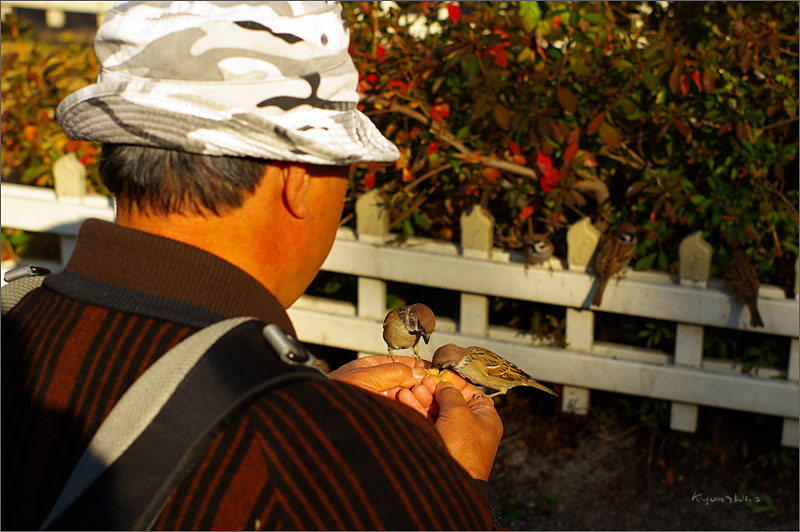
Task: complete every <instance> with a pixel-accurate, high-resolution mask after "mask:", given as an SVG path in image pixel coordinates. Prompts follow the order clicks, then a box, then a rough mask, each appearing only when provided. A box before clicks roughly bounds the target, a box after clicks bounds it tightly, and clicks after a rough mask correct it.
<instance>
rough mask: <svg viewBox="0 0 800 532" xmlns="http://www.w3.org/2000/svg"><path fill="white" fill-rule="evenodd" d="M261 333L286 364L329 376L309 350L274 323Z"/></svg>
mask: <svg viewBox="0 0 800 532" xmlns="http://www.w3.org/2000/svg"><path fill="white" fill-rule="evenodd" d="M261 333H262V334H263V335H264V338H265V339H266V340H267V343H269V345H270V347H272V349H273V350H274V351H275V352H276V353H277V354H278V357H279V358H280V359H281V361H282V362H283V363H284V364H288V365H289V366H306V367H309V368H314V369H315V370H317V371H319V372H320V373H322V374H323V375H327V374H326V373H325V372H324V371H323V370H322V369H320V367H319V366H318V365H317V358H316V357H315V356H314V355H312V354H311V352H310V351H309V350H308V349H306V348H305V347H303V345H302V344H300V342H298V341H297V339H296V338H295V337H293V336H292V335H290V334H287V333H285V332H284V331H283V329H281V328H280V327H278V326H277V325H275V324H274V323H270V324H269V325H267V326H265V327H264V328H263V329H262V330H261Z"/></svg>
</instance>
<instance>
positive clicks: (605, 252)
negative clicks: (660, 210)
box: [592, 223, 636, 306]
mask: <svg viewBox="0 0 800 532" xmlns="http://www.w3.org/2000/svg"><path fill="white" fill-rule="evenodd" d="M597 247H598V249H597V255H595V258H594V273H595V275H597V290H596V291H595V293H594V299H593V300H592V304H593V305H598V306H599V305H600V302H601V301H602V300H603V291H604V290H605V289H606V284H607V283H608V280H609V279H610V278H611V276H612V275H614V274H616V273H619V272H620V271H622V269H623V268H625V266H627V265H628V263H629V262H630V261H631V259H632V258H633V254H634V252H635V251H636V227H634V226H633V225H631V224H629V223H624V224H622V225H621V226H619V228H617V230H616V231H614V232H612V233H606V234H604V235H603V237H602V238H601V239H600V243H599V244H598V245H597Z"/></svg>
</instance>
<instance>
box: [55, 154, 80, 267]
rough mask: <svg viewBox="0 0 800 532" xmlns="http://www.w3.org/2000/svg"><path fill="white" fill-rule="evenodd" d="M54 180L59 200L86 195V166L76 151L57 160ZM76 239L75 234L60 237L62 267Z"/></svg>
mask: <svg viewBox="0 0 800 532" xmlns="http://www.w3.org/2000/svg"><path fill="white" fill-rule="evenodd" d="M53 180H54V181H55V190H56V196H58V200H59V201H69V202H80V201H81V200H82V199H83V198H84V196H86V168H84V166H83V165H82V164H81V162H80V161H79V160H78V157H76V156H75V154H74V153H68V154H66V155H64V156H63V157H60V158H59V159H58V160H57V161H56V162H55V164H54V165H53ZM75 241H76V238H75V237H74V236H64V235H62V236H61V237H59V245H60V247H61V266H62V267H63V266H66V264H67V261H68V260H69V258H70V256H71V255H72V250H74V249H75Z"/></svg>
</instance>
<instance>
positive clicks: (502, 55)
mask: <svg viewBox="0 0 800 532" xmlns="http://www.w3.org/2000/svg"><path fill="white" fill-rule="evenodd" d="M508 44H509V43H508V41H504V42H502V43H499V44H495V45H494V46H492V47H491V48H489V53H490V54H491V55H492V60H493V61H494V62H495V64H496V65H497V66H499V67H502V68H505V67H507V66H508V54H507V53H506V46H508Z"/></svg>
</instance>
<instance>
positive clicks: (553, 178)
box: [540, 166, 561, 192]
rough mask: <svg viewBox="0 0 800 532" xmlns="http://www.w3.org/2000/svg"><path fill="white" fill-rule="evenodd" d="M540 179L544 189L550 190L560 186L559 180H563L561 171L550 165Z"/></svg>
mask: <svg viewBox="0 0 800 532" xmlns="http://www.w3.org/2000/svg"><path fill="white" fill-rule="evenodd" d="M540 181H541V183H542V190H543V191H545V192H550V191H551V190H553V189H554V188H555V187H556V186H558V182H559V181H561V172H559V171H558V170H557V169H556V168H553V167H552V166H550V167H548V168H546V169H545V170H544V173H543V175H542V178H541V180H540Z"/></svg>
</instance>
